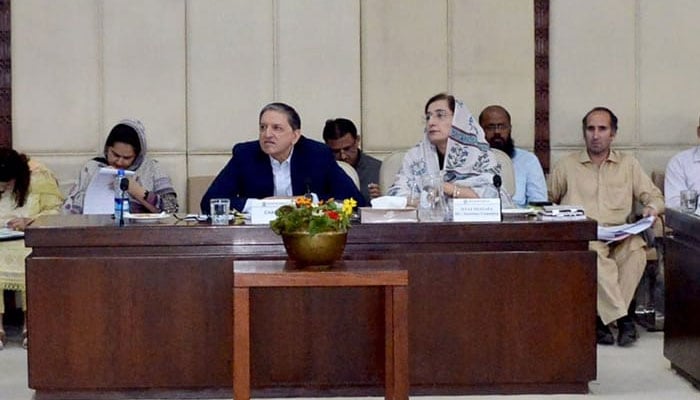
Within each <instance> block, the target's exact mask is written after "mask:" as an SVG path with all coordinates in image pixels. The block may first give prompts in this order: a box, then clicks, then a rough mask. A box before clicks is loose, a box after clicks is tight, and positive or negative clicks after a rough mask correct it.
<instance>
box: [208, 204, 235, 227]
mask: <svg viewBox="0 0 700 400" xmlns="http://www.w3.org/2000/svg"><path fill="white" fill-rule="evenodd" d="M230 209H231V201H230V200H229V199H211V200H210V201H209V215H210V216H211V224H212V225H228V222H229V210H230Z"/></svg>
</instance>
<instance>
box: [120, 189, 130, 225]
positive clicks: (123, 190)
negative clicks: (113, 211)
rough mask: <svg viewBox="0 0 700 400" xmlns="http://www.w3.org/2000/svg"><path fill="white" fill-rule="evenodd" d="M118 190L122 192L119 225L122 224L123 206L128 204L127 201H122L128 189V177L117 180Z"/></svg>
mask: <svg viewBox="0 0 700 400" xmlns="http://www.w3.org/2000/svg"><path fill="white" fill-rule="evenodd" d="M119 190H120V191H121V194H122V196H121V197H122V206H121V209H120V210H119V226H124V208H125V207H128V206H129V202H127V201H124V198H125V197H126V196H125V192H126V191H127V190H129V178H122V179H121V180H120V181H119Z"/></svg>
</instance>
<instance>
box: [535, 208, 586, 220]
mask: <svg viewBox="0 0 700 400" xmlns="http://www.w3.org/2000/svg"><path fill="white" fill-rule="evenodd" d="M539 218H540V219H541V220H542V221H580V220H585V219H586V212H585V211H584V209H583V207H581V206H544V207H543V209H542V210H541V211H540V212H539Z"/></svg>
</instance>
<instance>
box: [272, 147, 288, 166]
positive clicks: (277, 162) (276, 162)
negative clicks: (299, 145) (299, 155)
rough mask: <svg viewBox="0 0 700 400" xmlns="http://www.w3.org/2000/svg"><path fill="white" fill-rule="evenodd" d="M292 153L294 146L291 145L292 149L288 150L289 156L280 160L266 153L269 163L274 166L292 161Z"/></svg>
mask: <svg viewBox="0 0 700 400" xmlns="http://www.w3.org/2000/svg"><path fill="white" fill-rule="evenodd" d="M292 154H294V146H292V150H290V151H289V156H287V158H286V159H285V160H284V161H282V162H280V161H277V160H275V158H274V157H272V156H270V155H268V157H270V164H272V166H273V167H274V166H275V165H283V164H285V163H287V164H289V163H290V162H291V161H292Z"/></svg>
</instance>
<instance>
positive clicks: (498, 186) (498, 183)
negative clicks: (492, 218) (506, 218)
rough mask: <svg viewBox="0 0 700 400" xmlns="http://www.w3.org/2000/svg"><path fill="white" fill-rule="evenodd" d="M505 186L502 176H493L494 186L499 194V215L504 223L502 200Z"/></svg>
mask: <svg viewBox="0 0 700 400" xmlns="http://www.w3.org/2000/svg"><path fill="white" fill-rule="evenodd" d="M502 184H503V180H502V179H501V176H500V175H498V174H496V175H494V176H493V186H495V187H496V192H497V194H498V210H499V214H500V217H501V221H503V200H502V199H501V185H502Z"/></svg>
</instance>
